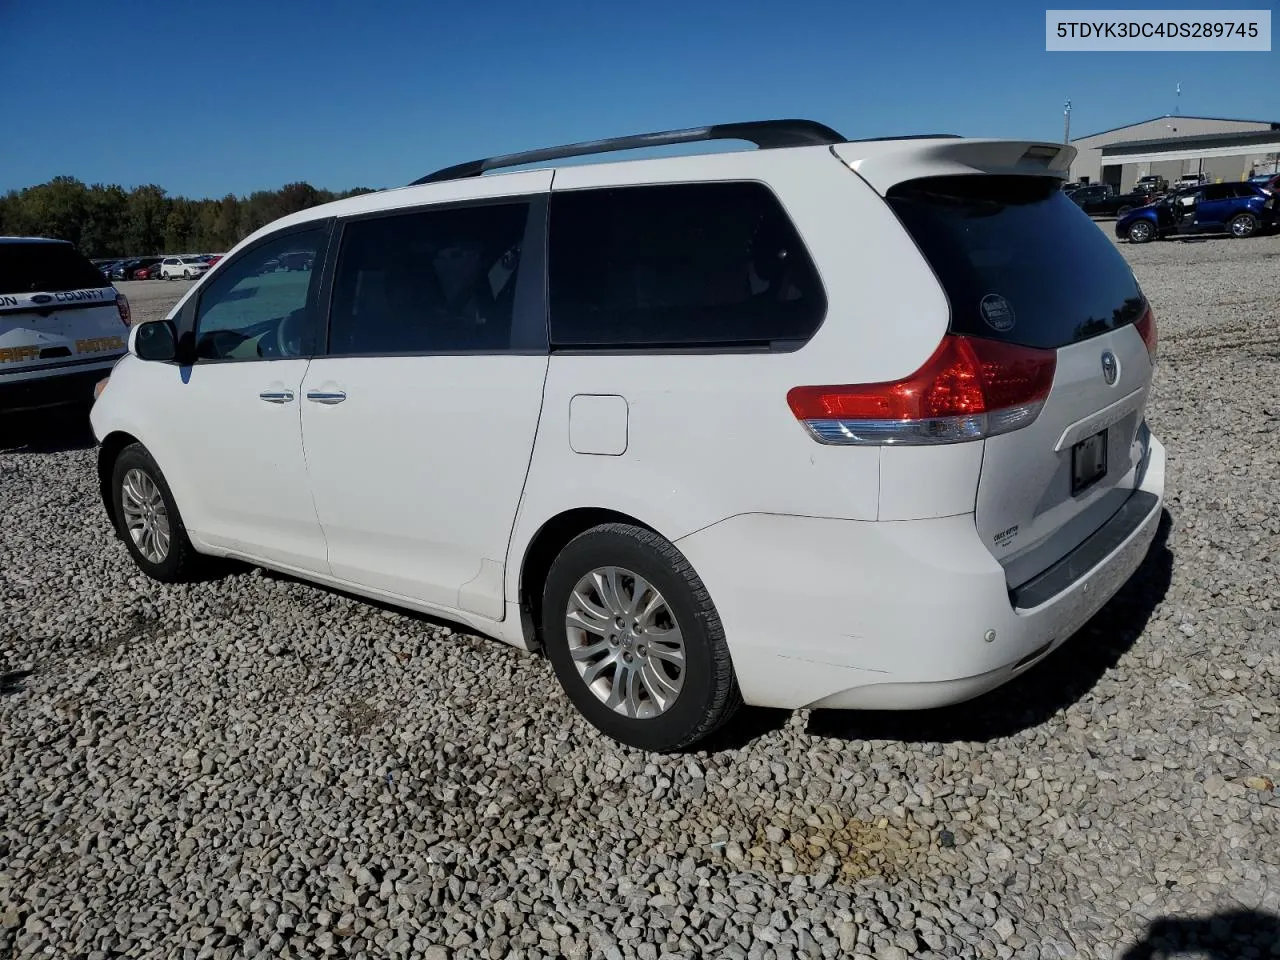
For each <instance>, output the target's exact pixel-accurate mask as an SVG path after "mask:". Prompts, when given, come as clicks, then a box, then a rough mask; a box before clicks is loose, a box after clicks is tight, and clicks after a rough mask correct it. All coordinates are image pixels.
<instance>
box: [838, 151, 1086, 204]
mask: <svg viewBox="0 0 1280 960" xmlns="http://www.w3.org/2000/svg"><path fill="white" fill-rule="evenodd" d="M831 152H832V153H834V154H835V155H836V156H837V157H838V158H839V159H840V160H842V161H843V162H844V163H846V164H848V165H849V166H850V167H851V168H852V169H853V171H854V172H855V173H857V174H858V175H859V176H861V177H862V179H864V180H866V181H867V183H869V184H871V186H872V187H874V188H875V189H876V190H877V191H878V192H879V193H880V194H885V193H888V191H889V189H890V188H891V187H893V186H895V185H897V184H899V183H902V182H904V181H906V180H918V179H920V178H921V177H946V176H955V175H957V174H960V175H964V174H984V173H985V174H1005V175H1009V174H1014V175H1021V176H1038V177H1046V176H1048V177H1057V178H1059V179H1063V180H1065V179H1066V177H1067V173H1068V171H1069V169H1070V167H1071V161H1073V160H1074V159H1075V158H1076V148H1075V147H1073V146H1071V145H1070V144H1066V143H1042V142H1039V141H1034V140H959V139H951V138H938V139H930V140H906V141H898V142H882V143H858V142H856V141H854V142H850V143H838V144H836V145H834V146H833V147H832V148H831Z"/></svg>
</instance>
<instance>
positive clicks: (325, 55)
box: [0, 0, 1280, 197]
mask: <svg viewBox="0 0 1280 960" xmlns="http://www.w3.org/2000/svg"><path fill="white" fill-rule="evenodd" d="M1166 2H1167V0H1166ZM1054 6H1055V7H1061V6H1066V5H1064V4H1055V5H1054ZM1086 6H1091V5H1086ZM144 11H145V12H144ZM1044 16H1045V8H1044V6H1042V5H1035V4H1028V3H1026V2H1021V3H1016V2H994V3H987V4H985V5H982V6H970V5H965V4H960V3H917V4H912V3H887V4H884V3H874V4H861V3H855V2H850V0H844V2H808V0H787V2H782V3H779V2H777V0H773V2H768V3H765V2H755V0H738V2H732V3H730V2H721V0H683V2H679V3H675V2H667V0H645V2H640V3H631V4H626V5H621V4H607V3H586V2H578V3H561V2H555V0H522V2H507V0H489V2H484V3H464V2H434V3H432V2H424V0H419V2H415V3H389V2H383V0H359V2H339V0H307V2H302V0H256V2H242V0H199V2H192V0H163V2H160V3H153V4H145V5H135V4H133V3H124V4H113V3H102V2H100V0H98V2H92V3H90V2H87V0H48V2H43V3H19V2H17V0H0V37H3V38H4V43H3V50H4V53H3V56H0V90H3V91H5V96H4V97H3V98H2V100H0V124H2V126H0V129H3V130H4V131H5V133H4V146H3V148H0V190H8V189H12V188H15V187H23V186H27V185H29V184H33V183H39V182H42V181H44V180H47V179H48V178H50V177H52V176H55V175H58V174H68V175H71V176H75V177H79V178H80V179H82V180H85V181H87V182H90V183H94V182H107V183H121V184H124V185H125V186H126V187H128V186H133V185H136V184H140V183H157V184H159V185H161V186H163V187H165V188H166V189H167V190H169V191H170V192H171V193H174V194H179V195H185V196H191V197H205V196H221V195H223V194H226V193H228V192H232V193H247V192H249V191H251V190H255V189H274V188H276V187H279V186H281V185H282V184H284V183H287V182H289V181H294V180H306V181H308V182H310V183H312V184H313V185H315V186H318V187H328V188H331V189H344V188H348V187H354V186H371V187H385V186H395V185H399V184H403V183H406V182H408V181H410V180H413V179H414V178H416V177H418V176H420V175H421V174H424V173H427V172H429V171H431V170H434V169H436V168H437V167H441V166H446V165H449V164H451V163H455V162H459V161H462V160H469V159H472V158H474V157H478V156H486V155H490V154H495V153H505V152H510V151H515V150H521V149H529V148H533V147H539V146H546V145H550V144H556V143H564V142H569V141H574V140H585V139H594V138H597V137H605V136H614V135H621V134H626V133H637V132H642V131H648V130H660V129H667V128H672V127H684V126H697V125H701V124H704V123H716V122H727V121H737V120H746V119H763V118H772V117H809V118H812V119H815V120H820V121H823V122H825V123H828V124H830V125H831V126H834V127H835V128H836V129H837V130H839V131H840V132H841V133H843V134H845V135H846V136H849V137H860V136H887V135H891V134H901V133H923V132H948V133H959V134H963V135H968V136H1025V137H1032V138H1038V139H1050V140H1057V139H1060V138H1061V136H1062V104H1063V101H1064V100H1065V99H1066V98H1067V97H1070V98H1071V100H1072V105H1073V110H1072V121H1071V129H1072V134H1073V136H1074V135H1079V134H1083V133H1090V132H1095V131H1098V130H1102V129H1106V128H1108V127H1114V126H1120V125H1122V124H1125V123H1129V122H1133V121H1137V120H1142V119H1146V118H1149V117H1153V116H1157V115H1160V114H1163V113H1171V112H1173V108H1174V85H1175V84H1176V83H1177V82H1178V81H1181V82H1182V98H1181V110H1182V112H1183V113H1184V114H1196V115H1206V116H1223V117H1238V118H1243V119H1267V120H1280V95H1278V94H1277V90H1278V84H1277V81H1280V59H1277V58H1278V57H1280V54H1278V53H1275V52H1272V53H1237V54H1191V53H1128V54H1120V53H1105V54H1103V53H1095V54H1076V53H1047V52H1045V50H1044V30H1045V28H1044Z"/></svg>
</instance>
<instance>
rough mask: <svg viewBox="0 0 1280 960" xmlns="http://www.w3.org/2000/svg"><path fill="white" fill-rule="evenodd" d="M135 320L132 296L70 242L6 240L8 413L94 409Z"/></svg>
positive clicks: (3, 369) (2, 343)
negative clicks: (97, 387)
mask: <svg viewBox="0 0 1280 960" xmlns="http://www.w3.org/2000/svg"><path fill="white" fill-rule="evenodd" d="M129 319H130V314H129V300H128V298H127V297H126V296H125V295H124V294H123V293H120V292H119V291H117V290H116V288H115V287H113V286H112V285H111V284H110V282H108V281H107V279H106V277H105V276H103V274H102V271H101V270H99V269H98V268H97V267H95V266H94V265H93V264H91V263H90V262H89V261H88V260H86V259H85V258H84V257H83V256H81V255H80V253H79V252H77V250H76V248H75V247H74V246H72V245H71V244H70V243H67V242H66V241H64V240H49V239H45V238H41V237H0V412H6V413H11V412H14V411H18V410H29V409H33V408H38V407H50V406H59V405H63V404H75V403H79V404H83V405H85V406H86V407H87V406H88V404H89V403H90V402H92V400H93V387H94V384H95V383H97V382H98V381H99V380H101V379H102V378H103V377H104V376H105V375H106V374H107V372H108V371H109V370H110V369H111V367H112V365H114V364H115V362H116V361H117V360H118V359H120V357H121V356H122V355H123V354H124V351H125V341H126V338H127V337H128V335H129V329H128V328H129Z"/></svg>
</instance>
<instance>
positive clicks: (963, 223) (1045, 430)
mask: <svg viewBox="0 0 1280 960" xmlns="http://www.w3.org/2000/svg"><path fill="white" fill-rule="evenodd" d="M886 198H887V200H888V202H889V204H890V206H891V207H892V208H893V210H894V211H895V213H896V214H897V215H898V218H899V219H900V220H901V221H902V223H903V225H904V226H905V227H906V229H907V230H908V232H909V233H910V234H911V236H912V237H913V238H914V239H915V241H916V243H917V245H918V246H919V247H920V250H921V252H922V253H923V254H924V256H925V258H926V259H927V260H928V261H929V263H930V265H931V266H932V267H933V270H934V272H935V274H936V275H937V278H938V280H939V282H940V283H941V285H942V287H943V289H944V290H945V291H946V294H947V297H948V299H949V300H950V304H951V321H950V332H951V333H952V334H957V335H961V336H967V337H974V338H980V339H982V340H984V341H997V342H999V343H1001V344H1006V345H1009V346H1016V347H1025V348H1032V349H1035V350H1043V351H1051V354H1050V356H1053V355H1056V365H1055V367H1054V374H1053V382H1052V386H1051V388H1050V390H1049V393H1048V396H1047V397H1046V398H1045V400H1044V403H1043V406H1042V407H1041V408H1040V410H1039V414H1038V415H1037V416H1036V418H1035V419H1034V420H1033V421H1032V422H1031V423H1029V424H1027V425H1025V426H1022V427H1019V428H1018V429H1014V430H1011V431H1009V432H1006V433H1001V434H998V435H995V436H988V437H987V439H986V440H985V448H984V451H983V458H982V469H981V474H980V479H979V483H978V491H977V501H976V512H975V516H976V522H977V527H978V531H979V533H980V535H981V537H982V540H983V542H984V543H985V544H986V546H987V549H988V550H990V551H991V553H992V555H994V556H995V557H996V558H997V559H998V560H999V562H1000V563H1001V565H1002V566H1003V567H1004V569H1005V575H1006V579H1007V581H1008V583H1009V586H1010V587H1014V586H1018V585H1020V584H1022V583H1024V582H1026V581H1027V580H1029V579H1031V578H1032V577H1034V576H1035V575H1036V574H1038V573H1040V572H1041V571H1043V570H1044V569H1045V568H1046V567H1048V566H1050V565H1051V564H1053V563H1054V562H1055V561H1057V560H1059V559H1061V558H1062V557H1063V556H1064V555H1065V554H1067V553H1069V552H1070V551H1071V550H1072V549H1074V548H1075V547H1077V546H1078V545H1079V544H1080V543H1081V542H1082V541H1084V540H1085V539H1086V538H1087V537H1088V536H1089V535H1090V534H1091V533H1093V532H1094V531H1095V530H1097V529H1098V527H1100V526H1101V525H1102V524H1103V523H1105V522H1106V521H1107V520H1108V519H1109V518H1110V517H1111V516H1112V515H1113V514H1115V512H1116V511H1117V510H1118V509H1119V508H1120V507H1121V506H1122V505H1123V504H1124V502H1125V501H1126V500H1127V499H1128V498H1129V496H1130V494H1131V493H1132V491H1133V489H1134V487H1135V486H1136V485H1137V484H1138V482H1139V481H1140V479H1141V473H1142V470H1143V469H1144V466H1145V459H1146V451H1147V436H1148V434H1147V431H1146V428H1145V425H1144V421H1143V411H1144V408H1145V405H1146V399H1147V392H1148V389H1149V387H1150V383H1151V374H1152V369H1153V363H1154V357H1153V355H1152V353H1151V352H1149V350H1148V346H1147V342H1146V341H1147V339H1150V341H1151V349H1152V351H1154V337H1155V332H1154V321H1153V319H1152V317H1151V315H1150V312H1149V309H1148V306H1147V303H1146V300H1145V298H1144V296H1143V294H1142V291H1141V289H1140V288H1139V286H1138V282H1137V280H1136V279H1135V277H1134V275H1133V271H1132V270H1131V269H1130V267H1129V265H1128V263H1127V262H1126V261H1125V259H1124V257H1122V256H1121V254H1120V253H1119V251H1118V250H1117V249H1116V248H1115V246H1114V245H1113V244H1112V243H1111V241H1110V240H1109V239H1108V238H1107V237H1106V236H1105V235H1104V234H1103V232H1102V231H1101V230H1099V229H1098V227H1097V226H1096V225H1095V224H1094V223H1093V222H1092V221H1091V220H1090V219H1089V218H1088V216H1086V215H1085V214H1084V213H1083V212H1082V211H1081V210H1080V208H1079V207H1078V206H1077V205H1076V204H1074V203H1072V201H1071V199H1070V198H1069V197H1067V196H1066V195H1065V194H1064V193H1063V192H1062V190H1061V189H1060V181H1059V180H1058V179H1057V178H1055V177H1046V176H1026V175H982V174H968V175H961V176H939V177H928V178H921V179H915V180H910V181H907V182H904V183H900V184H897V185H896V186H893V187H892V188H890V189H889V190H888V191H887V193H886Z"/></svg>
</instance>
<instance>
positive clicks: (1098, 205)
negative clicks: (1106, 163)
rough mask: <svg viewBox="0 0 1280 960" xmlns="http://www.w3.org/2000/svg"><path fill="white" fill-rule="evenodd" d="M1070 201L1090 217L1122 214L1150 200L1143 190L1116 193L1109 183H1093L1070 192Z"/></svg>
mask: <svg viewBox="0 0 1280 960" xmlns="http://www.w3.org/2000/svg"><path fill="white" fill-rule="evenodd" d="M1070 198H1071V201H1072V202H1073V203H1075V204H1076V205H1077V206H1079V207H1080V209H1082V210H1083V211H1084V212H1085V213H1087V214H1089V215H1090V216H1091V217H1116V216H1123V215H1124V214H1126V213H1128V212H1129V211H1130V210H1133V209H1134V208H1136V207H1142V206H1145V205H1146V204H1148V203H1149V202H1150V201H1151V197H1150V196H1149V195H1148V194H1147V193H1146V192H1145V191H1139V190H1132V191H1130V192H1129V193H1117V192H1116V188H1115V187H1113V186H1112V185H1111V184H1109V183H1094V184H1089V185H1088V186H1086V187H1081V188H1080V189H1079V190H1076V191H1074V192H1073V193H1071V194H1070Z"/></svg>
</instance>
